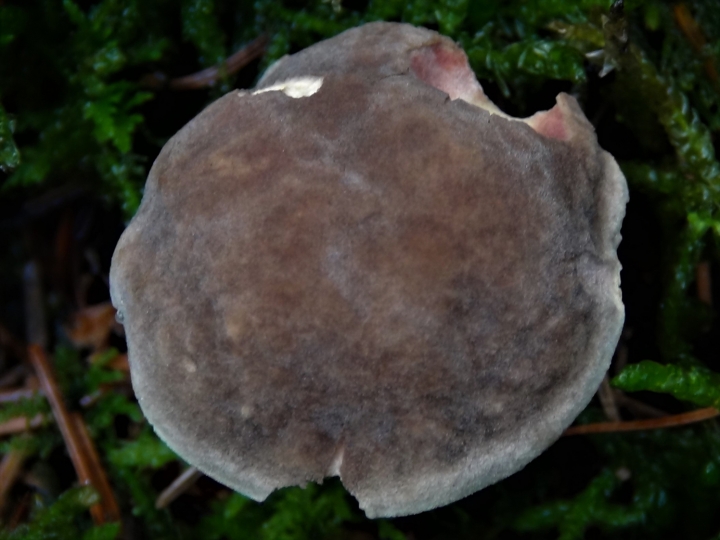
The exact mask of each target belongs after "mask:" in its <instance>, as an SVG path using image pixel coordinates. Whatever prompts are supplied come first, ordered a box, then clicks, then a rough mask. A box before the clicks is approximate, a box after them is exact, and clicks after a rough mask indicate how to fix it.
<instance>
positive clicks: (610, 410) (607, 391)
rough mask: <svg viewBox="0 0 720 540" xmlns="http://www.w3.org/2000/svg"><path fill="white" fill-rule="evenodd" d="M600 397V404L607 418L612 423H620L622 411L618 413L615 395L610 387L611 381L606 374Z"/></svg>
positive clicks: (599, 391) (600, 389)
mask: <svg viewBox="0 0 720 540" xmlns="http://www.w3.org/2000/svg"><path fill="white" fill-rule="evenodd" d="M598 397H599V398H600V404H601V405H602V408H603V411H604V412H605V417H606V418H607V419H608V420H610V421H612V422H619V421H620V411H618V407H617V403H615V393H614V392H613V389H612V387H611V386H610V379H609V378H608V376H607V373H606V374H605V377H604V378H603V380H602V383H601V384H600V388H599V389H598Z"/></svg>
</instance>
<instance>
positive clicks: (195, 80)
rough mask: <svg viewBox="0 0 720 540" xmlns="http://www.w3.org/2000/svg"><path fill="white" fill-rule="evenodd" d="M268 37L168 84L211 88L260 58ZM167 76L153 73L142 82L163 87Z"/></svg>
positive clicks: (260, 38)
mask: <svg viewBox="0 0 720 540" xmlns="http://www.w3.org/2000/svg"><path fill="white" fill-rule="evenodd" d="M267 42H268V38H267V36H265V35H262V36H260V37H258V38H255V39H254V40H253V41H251V42H250V43H248V44H247V45H245V47H243V48H242V49H240V50H239V51H237V52H236V53H235V54H233V55H232V56H229V57H228V58H227V59H226V60H225V61H224V62H222V63H221V64H218V65H217V66H213V67H210V68H207V69H203V70H202V71H198V72H197V73H193V74H192V75H186V76H185V77H178V78H176V79H170V82H169V83H168V84H167V86H168V88H170V89H171V90H197V89H200V88H210V87H212V86H214V85H215V83H216V82H217V81H218V79H220V77H221V76H223V75H232V74H234V73H237V72H238V71H240V70H241V69H242V68H243V67H245V66H246V65H248V64H249V63H250V62H252V61H253V60H255V59H256V58H259V57H260V56H262V55H263V54H264V53H265V47H266V46H267ZM165 80H166V77H165V75H163V74H162V73H152V74H150V75H146V76H145V77H143V78H142V80H141V83H142V84H144V85H145V86H149V87H151V88H161V87H162V86H164V84H165Z"/></svg>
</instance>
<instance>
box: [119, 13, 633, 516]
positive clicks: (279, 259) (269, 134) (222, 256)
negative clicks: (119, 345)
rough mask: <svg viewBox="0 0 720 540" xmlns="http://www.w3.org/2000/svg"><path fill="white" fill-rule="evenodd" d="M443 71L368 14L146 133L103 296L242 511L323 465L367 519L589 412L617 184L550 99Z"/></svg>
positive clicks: (508, 459)
mask: <svg viewBox="0 0 720 540" xmlns="http://www.w3.org/2000/svg"><path fill="white" fill-rule="evenodd" d="M461 64H462V65H461ZM446 73H450V74H451V76H448V77H445V75H444V74H446ZM453 73H454V74H453ZM468 73H469V70H468V69H467V67H466V62H465V57H464V54H462V52H461V51H460V50H459V49H457V47H456V46H455V45H454V44H453V43H452V42H450V41H449V40H447V39H446V38H442V37H441V36H439V35H438V34H436V33H434V32H430V31H427V30H422V29H416V28H413V27H411V26H408V25H401V24H392V23H374V24H370V25H366V26H363V27H360V28H357V29H353V30H350V31H348V32H345V33H344V34H341V35H340V36H338V37H336V38H333V39H331V40H328V41H326V42H322V43H320V44H318V45H315V46H313V47H311V48H309V49H307V50H305V51H302V52H300V53H298V54H297V55H294V56H291V57H287V58H285V59H283V60H282V61H280V63H279V64H278V65H277V66H274V67H273V68H271V70H270V71H269V73H268V75H266V77H264V79H263V80H262V81H261V83H260V85H259V87H258V89H262V90H264V91H256V92H238V91H233V92H231V93H229V94H227V95H226V96H224V97H223V98H221V99H219V100H218V101H216V102H215V103H213V104H212V105H210V106H209V107H208V108H207V109H206V110H204V111H203V112H202V113H201V114H200V115H198V116H197V117H196V118H195V119H194V120H192V121H191V122H190V123H189V124H188V125H187V126H185V127H184V128H183V129H182V130H181V131H180V132H179V133H178V134H177V135H175V136H174V137H173V138H172V139H171V140H170V141H169V142H168V143H167V145H166V146H165V148H164V149H163V150H162V152H161V153H160V156H159V157H158V159H157V161H156V162H155V164H154V165H153V168H152V170H151V172H150V176H149V178H148V182H147V186H146V192H145V196H144V199H143V203H142V206H141V208H140V211H139V212H138V214H137V215H136V217H135V218H134V219H133V220H132V222H131V223H130V225H129V226H128V228H127V230H126V231H125V233H124V234H123V236H122V238H121V240H120V242H119V244H118V247H117V250H116V252H115V255H114V258H113V264H112V271H111V289H112V298H113V302H114V304H115V306H116V307H117V308H118V310H119V312H120V314H121V316H122V317H123V320H124V324H125V328H126V333H127V339H128V348H129V356H130V363H131V370H132V379H133V385H134V387H135V390H136V394H137V396H138V399H139V401H140V404H141V406H142V408H143V411H144V412H145V414H146V415H147V417H148V419H149V421H150V422H151V423H152V424H153V426H154V427H155V429H156V431H157V432H158V434H159V435H160V437H161V438H163V439H164V440H165V441H166V442H167V443H168V444H169V445H170V447H171V448H173V449H174V450H175V451H176V452H177V453H178V454H180V455H181V456H182V457H183V458H184V459H186V460H187V461H188V462H190V463H192V464H194V465H196V466H197V467H198V468H200V470H202V471H204V472H205V473H207V474H208V475H210V476H212V477H213V478H216V479H217V480H219V481H220V482H223V483H224V484H226V485H228V486H230V487H232V488H234V489H236V490H238V491H240V492H242V493H245V494H247V495H249V496H250V497H253V498H255V499H257V500H262V499H264V498H265V497H266V496H267V495H268V494H269V493H270V492H271V491H273V490H274V489H276V488H278V487H283V486H290V485H297V484H304V483H306V482H308V481H321V480H322V479H323V478H324V477H327V476H332V475H339V476H340V477H341V479H342V482H343V484H344V485H345V486H346V487H347V489H348V490H349V491H350V492H351V493H352V494H353V495H354V496H355V497H357V498H358V500H359V501H360V505H361V507H362V508H363V509H364V510H365V511H366V513H367V514H368V515H369V516H371V517H372V516H393V515H403V514H410V513H416V512H420V511H423V510H427V509H430V508H434V507H436V506H439V505H443V504H447V503H449V502H452V501H454V500H456V499H458V498H461V497H463V496H465V495H468V494H470V493H472V492H474V491H476V490H478V489H481V488H482V487H484V486H486V485H488V484H490V483H493V482H496V481H497V480H499V479H501V478H504V477H505V476H507V475H509V474H511V473H513V472H515V471H516V470H518V469H519V468H521V467H523V466H524V465H525V464H526V463H527V462H528V461H530V460H531V459H533V458H534V457H535V456H537V455H538V454H539V453H540V452H541V451H542V450H544V449H545V448H546V447H547V446H548V445H549V444H551V443H552V442H553V441H554V440H555V439H556V438H557V437H558V436H559V435H560V434H561V432H562V430H563V429H564V428H565V427H566V426H567V425H569V424H570V423H571V422H572V420H573V419H574V417H575V416H576V415H577V413H578V412H579V411H581V410H582V408H583V407H584V406H585V405H586V404H587V402H588V401H589V400H590V398H591V397H592V395H593V393H594V391H595V390H596V388H597V386H598V384H599V383H600V381H601V379H602V376H603V374H604V372H605V371H606V369H607V366H608V364H609V362H610V358H611V356H612V353H613V350H614V347H615V345H616V342H617V339H618V336H619V332H620V329H621V326H622V322H623V306H622V302H621V299H620V291H619V270H620V265H619V263H618V260H617V257H616V254H615V249H616V247H617V243H618V242H619V239H620V236H619V228H620V222H621V220H622V217H623V215H624V206H625V202H626V199H627V190H626V187H625V181H624V179H623V177H622V175H621V174H620V172H619V169H618V167H617V165H616V163H615V161H614V160H613V159H612V158H611V157H610V156H609V155H608V154H607V153H606V152H604V151H602V150H601V149H600V148H599V147H598V145H597V142H596V139H595V135H594V132H593V130H592V127H591V126H590V124H589V123H588V122H587V120H585V118H584V116H583V115H582V112H581V111H580V110H579V108H578V106H577V104H576V103H575V100H574V99H573V98H571V97H568V96H563V95H561V96H560V97H559V98H558V105H557V106H556V107H555V108H554V109H553V110H552V111H550V112H548V113H543V114H544V116H542V115H541V116H537V117H533V119H530V120H528V121H527V122H523V121H517V120H513V119H508V118H506V117H503V116H501V115H500V114H492V113H491V112H488V110H486V109H485V108H482V106H476V105H473V104H471V103H468V102H467V101H465V100H464V98H462V96H463V95H465V94H464V92H465V91H464V90H462V89H460V90H458V96H460V98H458V96H454V95H453V92H454V90H453V89H451V88H450V86H451V85H452V84H455V83H457V84H459V85H461V86H462V85H467V84H470V83H468V82H467V80H465V78H466V76H468ZM471 75H472V74H471V73H469V76H471ZM303 78H304V79H303ZM293 79H295V80H297V79H301V80H303V81H305V82H304V83H303V84H306V83H307V82H308V81H310V83H311V84H310V83H308V84H310V86H311V87H312V88H311V89H310V90H308V91H302V92H300V97H291V95H289V94H292V92H289V91H287V90H283V89H282V87H283V85H286V86H287V85H288V84H289V85H290V86H292V84H295V83H293V82H292V80H293ZM446 79H447V80H449V81H450V82H449V83H447V81H446ZM289 80H290V83H288V81H289ZM426 81H429V82H426ZM438 81H439V82H438ZM458 81H459V82H458ZM471 82H472V84H474V85H476V83H475V82H474V78H472V81H471ZM446 83H447V84H446ZM306 86H307V85H306ZM274 88H275V89H274ZM468 88H469V86H468ZM473 88H474V87H473ZM472 92H474V95H475V96H476V97H477V96H480V98H478V99H482V98H483V97H484V95H482V92H481V89H479V86H478V87H477V88H474V89H473V90H472ZM478 92H479V93H478ZM465 93H467V92H465ZM295 95H297V94H295ZM468 95H469V94H468ZM468 101H472V100H471V99H470V98H468ZM548 126H550V127H548Z"/></svg>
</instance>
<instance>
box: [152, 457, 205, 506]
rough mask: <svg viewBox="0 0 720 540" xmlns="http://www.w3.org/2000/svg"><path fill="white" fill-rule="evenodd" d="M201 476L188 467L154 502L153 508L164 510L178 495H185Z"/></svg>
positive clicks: (193, 468) (194, 469) (195, 470)
mask: <svg viewBox="0 0 720 540" xmlns="http://www.w3.org/2000/svg"><path fill="white" fill-rule="evenodd" d="M202 475H203V473H201V472H200V471H198V470H197V469H196V468H195V467H188V468H187V469H185V470H184V471H183V472H182V474H180V476H178V477H177V478H176V479H175V480H174V481H173V483H172V484H170V485H169V486H168V487H166V488H165V489H164V490H163V492H162V493H161V494H160V495H159V496H158V498H157V500H156V501H155V508H165V507H166V506H167V505H169V504H170V503H171V502H173V501H174V500H175V499H177V498H178V497H179V496H180V495H182V494H183V493H185V492H186V491H187V490H188V488H190V486H192V485H193V484H194V483H195V482H197V481H198V479H199V478H200V477H201V476H202Z"/></svg>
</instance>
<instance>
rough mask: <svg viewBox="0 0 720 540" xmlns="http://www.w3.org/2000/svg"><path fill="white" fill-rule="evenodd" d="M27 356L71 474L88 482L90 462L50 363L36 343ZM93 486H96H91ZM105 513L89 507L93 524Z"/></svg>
mask: <svg viewBox="0 0 720 540" xmlns="http://www.w3.org/2000/svg"><path fill="white" fill-rule="evenodd" d="M28 359H29V360H30V363H31V364H32V366H33V368H34V369H35V373H37V376H38V379H39V380H40V387H41V388H42V389H43V391H44V392H45V396H46V397H47V400H48V402H50V408H51V409H52V412H53V416H54V417H55V422H56V423H57V425H58V427H59V428H60V433H61V434H62V437H63V440H64V441H65V446H66V447H67V450H68V454H70V459H71V460H72V463H73V466H74V467H75V473H76V474H77V476H78V480H79V481H80V484H81V485H87V484H92V464H91V463H90V462H89V459H88V457H87V456H86V454H85V452H84V446H83V443H82V441H81V440H80V436H79V435H78V433H77V428H76V426H75V422H74V421H73V420H72V418H71V417H70V413H69V412H68V410H67V408H66V407H65V402H64V401H63V397H62V394H61V392H60V388H59V387H58V384H57V381H55V376H54V375H53V372H52V369H51V368H50V364H49V362H48V360H47V357H46V356H45V351H43V349H42V347H40V346H38V345H30V346H28ZM95 487H97V486H95ZM104 514H105V512H104V511H103V507H102V505H101V504H100V503H98V504H95V505H93V506H91V507H90V515H91V516H92V518H93V522H94V523H95V524H96V525H101V524H103V523H105V516H104Z"/></svg>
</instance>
